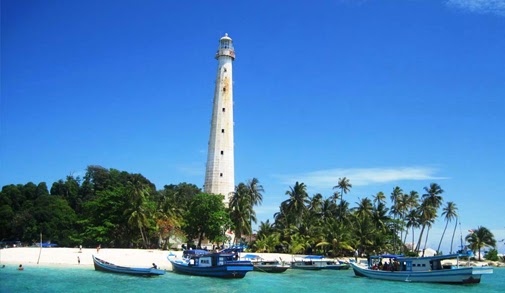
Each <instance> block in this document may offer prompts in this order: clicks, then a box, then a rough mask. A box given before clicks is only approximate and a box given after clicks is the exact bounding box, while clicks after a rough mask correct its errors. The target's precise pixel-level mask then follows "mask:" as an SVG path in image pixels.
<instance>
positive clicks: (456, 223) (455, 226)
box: [451, 215, 458, 253]
mask: <svg viewBox="0 0 505 293" xmlns="http://www.w3.org/2000/svg"><path fill="white" fill-rule="evenodd" d="M456 228H458V215H456V221H454V230H452V238H451V253H452V251H453V250H452V245H453V243H454V235H456Z"/></svg>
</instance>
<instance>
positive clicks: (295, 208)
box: [281, 182, 310, 225]
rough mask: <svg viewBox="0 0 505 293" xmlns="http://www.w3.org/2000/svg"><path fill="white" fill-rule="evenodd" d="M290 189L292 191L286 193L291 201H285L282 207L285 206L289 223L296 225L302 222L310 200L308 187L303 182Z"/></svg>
mask: <svg viewBox="0 0 505 293" xmlns="http://www.w3.org/2000/svg"><path fill="white" fill-rule="evenodd" d="M289 189H290V190H288V191H286V195H288V196H289V199H287V200H285V201H283V202H282V203H281V206H282V205H284V208H285V213H286V216H287V218H288V222H291V223H294V224H295V225H296V224H299V223H300V221H301V220H302V218H303V215H304V213H305V212H306V211H307V204H309V203H310V200H309V195H308V194H307V186H306V185H305V184H304V183H303V182H302V183H298V182H296V183H295V186H294V187H289Z"/></svg>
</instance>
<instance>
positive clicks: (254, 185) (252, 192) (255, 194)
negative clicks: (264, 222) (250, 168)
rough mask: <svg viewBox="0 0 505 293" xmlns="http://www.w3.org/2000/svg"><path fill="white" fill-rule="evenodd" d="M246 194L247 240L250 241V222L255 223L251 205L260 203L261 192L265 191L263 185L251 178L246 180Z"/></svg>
mask: <svg viewBox="0 0 505 293" xmlns="http://www.w3.org/2000/svg"><path fill="white" fill-rule="evenodd" d="M247 189H248V192H247V195H248V197H249V235H250V236H249V242H252V240H251V239H252V238H251V237H252V222H254V223H256V212H255V211H254V209H253V207H254V206H257V205H261V203H262V202H263V194H261V193H262V192H265V190H264V189H263V186H262V185H260V184H259V180H258V179H257V178H253V179H251V180H249V182H247Z"/></svg>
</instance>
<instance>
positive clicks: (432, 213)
mask: <svg viewBox="0 0 505 293" xmlns="http://www.w3.org/2000/svg"><path fill="white" fill-rule="evenodd" d="M417 214H418V215H419V224H420V225H421V232H420V233H419V239H418V241H417V245H416V252H419V249H420V248H421V240H422V239H423V235H424V230H425V228H426V227H427V226H430V225H431V223H432V222H434V219H435V218H436V215H437V211H436V209H435V208H434V207H433V206H432V205H431V204H430V201H429V200H428V199H427V198H425V199H424V200H423V202H422V203H421V205H420V206H419V208H418V209H417Z"/></svg>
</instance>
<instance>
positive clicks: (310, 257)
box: [304, 255, 324, 259]
mask: <svg viewBox="0 0 505 293" xmlns="http://www.w3.org/2000/svg"><path fill="white" fill-rule="evenodd" d="M304 258H306V259H323V258H324V256H322V255H307V256H305V257H304Z"/></svg>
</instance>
